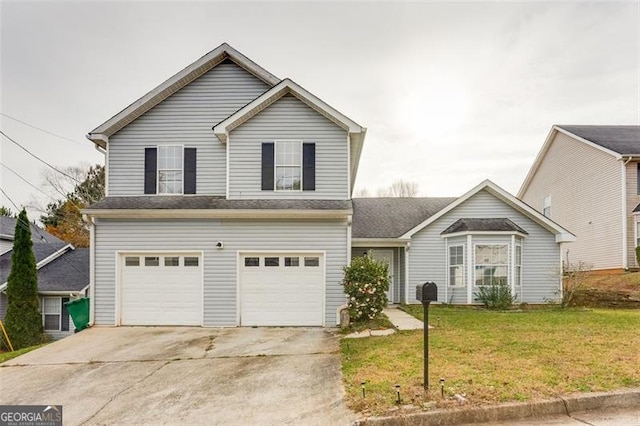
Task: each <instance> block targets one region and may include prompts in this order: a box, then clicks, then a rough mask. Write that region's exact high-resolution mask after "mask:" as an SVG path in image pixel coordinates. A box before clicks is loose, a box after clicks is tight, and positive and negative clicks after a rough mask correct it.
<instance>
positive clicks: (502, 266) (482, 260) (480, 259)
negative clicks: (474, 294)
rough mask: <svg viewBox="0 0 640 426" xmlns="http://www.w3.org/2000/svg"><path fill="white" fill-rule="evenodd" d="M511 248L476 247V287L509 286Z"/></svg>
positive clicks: (487, 245) (498, 246)
mask: <svg viewBox="0 0 640 426" xmlns="http://www.w3.org/2000/svg"><path fill="white" fill-rule="evenodd" d="M508 271H509V246H508V245H507V244H478V245H477V246H475V273H476V276H475V285H476V286H482V285H493V284H505V285H506V284H508V283H509V279H508Z"/></svg>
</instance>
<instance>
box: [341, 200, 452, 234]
mask: <svg viewBox="0 0 640 426" xmlns="http://www.w3.org/2000/svg"><path fill="white" fill-rule="evenodd" d="M455 200H456V198H452V197H439V198H438V197H428V198H426V197H425V198H419V197H409V198H391V197H389V198H354V199H353V224H352V228H351V235H352V238H398V237H400V236H401V235H402V234H404V233H405V232H407V231H408V230H410V229H411V228H413V227H415V226H416V225H418V224H420V223H421V222H422V221H424V220H425V219H426V218H429V217H431V216H432V215H434V214H436V213H437V212H439V211H440V210H442V209H443V208H444V207H446V206H447V205H449V204H451V203H452V202H453V201H455Z"/></svg>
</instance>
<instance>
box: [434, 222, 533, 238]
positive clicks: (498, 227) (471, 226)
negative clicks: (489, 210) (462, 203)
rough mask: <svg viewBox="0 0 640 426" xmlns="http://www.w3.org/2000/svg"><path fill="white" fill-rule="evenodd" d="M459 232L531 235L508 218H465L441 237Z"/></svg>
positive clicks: (445, 231)
mask: <svg viewBox="0 0 640 426" xmlns="http://www.w3.org/2000/svg"><path fill="white" fill-rule="evenodd" d="M458 232H518V233H520V234H524V235H528V234H529V233H528V232H527V231H525V230H524V229H523V228H522V227H520V226H518V225H517V224H515V223H514V222H513V221H512V220H511V219H508V218H464V219H458V220H456V221H455V222H453V223H452V224H451V226H449V227H448V228H447V229H445V230H444V231H442V232H441V233H440V235H447V234H455V233H458Z"/></svg>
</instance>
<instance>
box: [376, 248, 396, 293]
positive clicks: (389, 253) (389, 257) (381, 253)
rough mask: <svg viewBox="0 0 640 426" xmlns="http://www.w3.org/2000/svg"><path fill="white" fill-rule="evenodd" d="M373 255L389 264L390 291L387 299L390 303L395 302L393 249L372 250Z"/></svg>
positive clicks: (379, 260)
mask: <svg viewBox="0 0 640 426" xmlns="http://www.w3.org/2000/svg"><path fill="white" fill-rule="evenodd" d="M371 255H372V256H373V258H374V259H375V260H377V261H378V262H384V263H386V264H387V265H389V291H388V292H387V299H388V300H389V304H392V303H393V302H394V300H393V288H394V285H393V284H394V283H393V250H371Z"/></svg>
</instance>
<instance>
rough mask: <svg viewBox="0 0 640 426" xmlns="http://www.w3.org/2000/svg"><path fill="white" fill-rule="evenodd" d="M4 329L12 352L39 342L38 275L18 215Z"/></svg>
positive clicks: (24, 217)
mask: <svg viewBox="0 0 640 426" xmlns="http://www.w3.org/2000/svg"><path fill="white" fill-rule="evenodd" d="M7 298H8V305H7V315H6V317H5V327H6V329H7V334H8V335H9V339H11V343H12V344H13V348H14V349H19V348H24V347H27V346H31V345H35V344H38V343H40V342H42V339H43V334H42V317H41V315H40V302H39V300H38V273H37V270H36V259H35V256H34V255H33V243H32V242H31V227H30V225H29V219H28V218H27V212H26V211H25V210H24V209H23V210H22V211H21V212H20V214H19V215H18V220H17V221H16V229H15V233H14V237H13V252H12V254H11V273H10V274H9V278H8V279H7Z"/></svg>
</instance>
